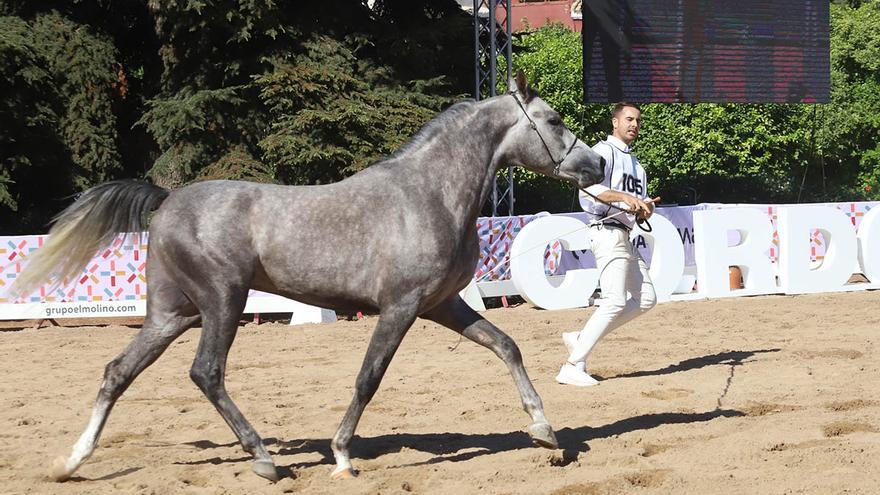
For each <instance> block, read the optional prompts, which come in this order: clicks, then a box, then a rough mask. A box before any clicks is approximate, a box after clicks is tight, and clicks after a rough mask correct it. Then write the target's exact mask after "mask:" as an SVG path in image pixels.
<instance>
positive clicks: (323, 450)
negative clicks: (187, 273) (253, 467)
mask: <svg viewBox="0 0 880 495" xmlns="http://www.w3.org/2000/svg"><path fill="white" fill-rule="evenodd" d="M740 416H745V413H744V412H742V411H738V410H735V409H715V410H712V411H706V412H700V413H684V412H667V413H654V414H642V415H638V416H633V417H630V418H625V419H622V420H619V421H615V422H613V423H609V424H606V425H602V426H598V427H592V426H580V427H576V428H571V427H565V428H562V429H560V430H557V431H556V438H557V439H558V440H559V448H560V450H561V451H562V462H563V463H565V462H566V461H568V462H571V461H572V460H574V459H576V458H577V453H582V452H588V451H589V450H590V447H589V445H588V442H589V441H591V440H596V439H601V438H608V437H612V436H615V435H621V434H623V433H630V432H634V431H639V430H650V429H653V428H657V427H660V426H664V425H671V424H690V423H702V422H707V421H711V420H713V419H716V418H735V417H740ZM265 444H266V445H267V446H269V447H270V450H271V451H272V454H273V455H275V456H279V455H294V454H304V453H317V454H320V455H321V459H319V460H314V461H305V462H296V463H292V464H289V465H286V466H281V465H279V466H278V470H279V474H280V475H281V476H292V474H293V472H294V470H296V469H302V468H308V467H314V466H319V465H328V466H332V465H334V464H335V460H334V459H333V454H332V451H331V450H330V440H329V439H325V438H322V439H312V438H309V439H294V440H281V439H278V438H267V439H265ZM187 445H192V446H194V447H197V448H201V449H206V450H208V449H213V448H220V447H233V446H235V445H237V443H235V442H233V443H228V444H215V443H213V442H210V441H205V440H201V441H197V442H187ZM272 447H274V448H272ZM534 448H535V446H534V444H533V443H532V441H531V439H530V438H529V436H528V434H526V433H525V432H522V431H511V432H507V433H488V434H466V433H453V432H444V433H395V434H389V435H379V436H376V437H355V439H353V441H352V442H351V447H350V450H351V455H352V458H353V459H376V458H379V457H381V456H384V455H388V454H394V453H398V452H400V451H402V450H403V449H411V450H416V451H419V452H425V453H428V454H431V455H432V457H431V458H429V459H426V460H422V461H418V462H410V463H403V464H398V465H393V466H388V468H389V469H395V468H402V467H412V466H424V465H431V464H438V463H445V462H462V461H467V460H470V459H474V458H477V457H481V456H484V455H494V454H499V453H503V452H512V451H516V450H522V449H534ZM249 460H251V458H250V456H246V455H245V456H242V457H236V458H225V459H224V458H220V457H213V458H210V459H203V460H199V461H191V462H178V463H176V464H188V465H195V464H221V463H236V462H247V461H249Z"/></svg>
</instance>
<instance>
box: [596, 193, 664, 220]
mask: <svg viewBox="0 0 880 495" xmlns="http://www.w3.org/2000/svg"><path fill="white" fill-rule="evenodd" d="M597 197H598V198H599V199H600V200H602V201H605V202H608V203H612V202H617V203H623V204H625V205H626V206H627V210H628V211H629V212H630V213H633V214H635V216H636V218H638V219H640V220H644V219H646V218H651V215H653V214H654V202H655V201H660V197H659V196H657V197H656V198H653V199H649V200H642V199H641V198H637V197H635V196H633V195H631V194H627V193H625V192H621V191H615V190H613V189H611V190H608V191H605V192H603V193H602V194H600V195H599V196H597Z"/></svg>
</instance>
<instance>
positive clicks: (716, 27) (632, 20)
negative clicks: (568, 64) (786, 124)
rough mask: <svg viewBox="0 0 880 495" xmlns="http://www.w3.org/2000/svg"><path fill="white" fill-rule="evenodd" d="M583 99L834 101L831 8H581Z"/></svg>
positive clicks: (706, 3) (641, 2) (686, 4)
mask: <svg viewBox="0 0 880 495" xmlns="http://www.w3.org/2000/svg"><path fill="white" fill-rule="evenodd" d="M581 8H582V17H583V24H582V29H581V35H582V41H583V46H584V54H583V57H584V101H586V102H588V103H607V102H615V101H624V100H626V101H633V102H641V103H647V102H670V103H675V102H733V103H823V102H827V101H829V86H830V73H829V70H830V67H829V63H830V62H829V26H828V15H829V14H828V12H829V4H828V0H774V1H756V0H736V1H731V0H583V2H582V7H581Z"/></svg>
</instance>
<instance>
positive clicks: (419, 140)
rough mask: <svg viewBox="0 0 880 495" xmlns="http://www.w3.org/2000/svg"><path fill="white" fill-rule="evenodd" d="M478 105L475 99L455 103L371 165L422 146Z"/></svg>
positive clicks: (384, 161)
mask: <svg viewBox="0 0 880 495" xmlns="http://www.w3.org/2000/svg"><path fill="white" fill-rule="evenodd" d="M476 105H477V102H476V101H475V100H464V101H460V102H458V103H455V104H454V105H452V106H451V107H449V108H447V109H446V110H444V111H442V112H440V113H439V114H437V116H435V117H434V118H433V119H431V120H429V121H428V123H427V124H425V125H424V126H422V128H421V129H419V131H418V132H416V133H415V135H413V137H411V138H410V139H409V141H407V142H405V143H403V145H401V146H400V147H399V148H397V149H396V150H394V151H393V152H392V153H391V154H390V155H388V156H386V157H385V158H382V159H380V160H379V161H377V162H376V163H374V164H373V165H371V166H376V165H380V164H385V163H386V162H390V161H393V160H395V159H397V158H400V157H401V156H403V155H406V154H408V153H409V152H410V151H412V150H414V149H418V148H421V147H422V146H423V145H424V144H425V143H427V142H429V141H431V139H433V138H434V137H435V136H437V135H438V134H440V133H442V132H444V131H445V130H446V129H447V128H448V124H449V123H451V122H454V121H457V120H459V119H460V118H461V117H464V116H465V115H467V114H470V113H472V112H473V110H474V107H476Z"/></svg>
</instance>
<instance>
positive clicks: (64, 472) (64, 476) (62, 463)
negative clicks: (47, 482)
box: [49, 456, 73, 483]
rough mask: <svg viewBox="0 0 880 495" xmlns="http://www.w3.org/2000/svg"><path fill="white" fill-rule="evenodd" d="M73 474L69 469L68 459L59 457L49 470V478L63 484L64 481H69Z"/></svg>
mask: <svg viewBox="0 0 880 495" xmlns="http://www.w3.org/2000/svg"><path fill="white" fill-rule="evenodd" d="M71 474H73V473H72V472H71V471H68V469H67V458H66V457H64V456H58V457H56V458H55V460H54V461H52V467H51V468H50V469H49V478H51V479H52V480H54V481H57V482H59V483H61V482H62V481H67V480H69V479H70V475H71Z"/></svg>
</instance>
